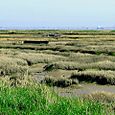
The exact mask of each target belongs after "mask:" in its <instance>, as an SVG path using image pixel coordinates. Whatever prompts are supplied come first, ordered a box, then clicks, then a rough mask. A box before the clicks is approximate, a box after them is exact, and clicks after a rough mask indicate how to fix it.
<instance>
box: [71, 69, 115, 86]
mask: <svg viewBox="0 0 115 115" xmlns="http://www.w3.org/2000/svg"><path fill="white" fill-rule="evenodd" d="M71 78H77V79H78V80H79V81H86V82H96V83H98V84H102V85H105V84H111V85H115V72H114V71H104V70H101V71H99V70H86V71H82V72H75V73H73V74H72V75H71Z"/></svg>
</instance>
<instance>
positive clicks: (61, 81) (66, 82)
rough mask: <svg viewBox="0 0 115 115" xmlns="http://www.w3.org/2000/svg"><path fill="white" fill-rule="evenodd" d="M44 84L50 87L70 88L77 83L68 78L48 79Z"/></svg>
mask: <svg viewBox="0 0 115 115" xmlns="http://www.w3.org/2000/svg"><path fill="white" fill-rule="evenodd" d="M42 83H46V84H47V85H49V86H57V87H68V86H70V85H72V84H73V83H74V84H75V82H73V81H72V80H71V79H67V78H62V77H61V78H58V79H56V78H53V77H46V78H45V79H44V80H43V81H42Z"/></svg>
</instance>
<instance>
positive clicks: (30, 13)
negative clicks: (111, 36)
mask: <svg viewBox="0 0 115 115" xmlns="http://www.w3.org/2000/svg"><path fill="white" fill-rule="evenodd" d="M98 25H100V26H108V27H109V26H115V0H0V26H25V27H27V26H30V27H39V26H41V27H42V26H43V27H95V26H98Z"/></svg>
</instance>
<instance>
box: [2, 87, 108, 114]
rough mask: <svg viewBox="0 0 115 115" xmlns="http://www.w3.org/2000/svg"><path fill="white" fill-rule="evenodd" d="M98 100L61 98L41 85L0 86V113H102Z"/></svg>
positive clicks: (103, 110)
mask: <svg viewBox="0 0 115 115" xmlns="http://www.w3.org/2000/svg"><path fill="white" fill-rule="evenodd" d="M105 113H106V111H105V109H104V107H103V106H102V105H101V104H100V103H99V102H93V101H89V100H84V99H78V98H77V99H75V98H62V97H59V96H57V95H56V94H55V93H54V92H52V91H51V90H50V89H49V88H47V87H46V86H42V85H30V86H24V87H17V88H14V87H7V86H1V87H0V114H1V115H86V114H87V115H104V114H105Z"/></svg>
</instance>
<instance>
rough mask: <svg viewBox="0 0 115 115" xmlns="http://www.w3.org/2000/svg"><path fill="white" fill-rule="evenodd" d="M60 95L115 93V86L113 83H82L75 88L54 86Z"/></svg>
mask: <svg viewBox="0 0 115 115" xmlns="http://www.w3.org/2000/svg"><path fill="white" fill-rule="evenodd" d="M54 90H55V91H56V92H57V93H58V94H59V95H60V96H81V95H87V94H91V93H94V92H101V91H104V92H109V93H114V94H115V86H111V85H97V84H81V85H80V86H78V87H73V88H54Z"/></svg>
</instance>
